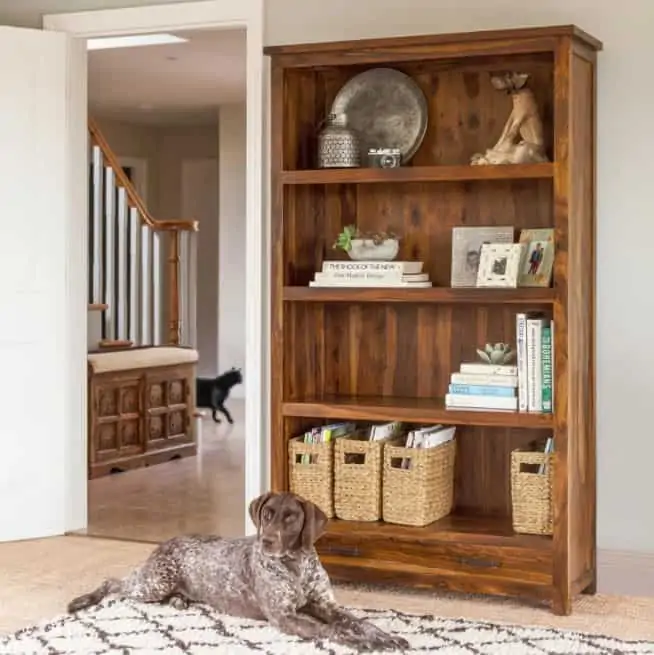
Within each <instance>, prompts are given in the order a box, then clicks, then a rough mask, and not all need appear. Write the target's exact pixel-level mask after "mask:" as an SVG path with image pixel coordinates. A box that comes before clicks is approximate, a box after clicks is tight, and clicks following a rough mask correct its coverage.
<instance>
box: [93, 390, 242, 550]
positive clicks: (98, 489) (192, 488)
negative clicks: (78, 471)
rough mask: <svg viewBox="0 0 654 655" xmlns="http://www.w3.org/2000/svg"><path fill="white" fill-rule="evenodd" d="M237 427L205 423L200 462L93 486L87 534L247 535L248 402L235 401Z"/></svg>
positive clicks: (146, 537)
mask: <svg viewBox="0 0 654 655" xmlns="http://www.w3.org/2000/svg"><path fill="white" fill-rule="evenodd" d="M228 407H229V410H230V412H231V414H232V416H233V417H234V421H235V425H233V426H230V425H228V424H227V423H226V422H223V423H222V424H220V425H218V424H216V423H214V422H213V421H212V420H211V418H210V417H207V418H205V419H204V420H203V426H202V440H201V443H200V447H199V449H198V450H199V455H198V456H197V457H189V458H185V459H180V460H174V461H172V462H167V463H165V464H158V465H156V466H152V467H149V468H143V469H138V470H135V471H128V472H125V473H117V474H114V475H109V476H105V477H102V478H98V479H96V480H91V481H90V482H89V525H88V529H87V530H86V531H85V533H86V534H89V535H93V536H102V537H114V538H120V539H135V540H139V541H153V542H158V541H162V540H164V539H168V538H169V537H173V536H175V535H178V534H180V533H189V532H202V533H212V534H219V535H221V536H223V537H235V536H240V535H242V534H243V533H244V530H245V519H244V516H245V514H244V512H245V510H244V507H245V498H244V464H245V447H244V446H245V417H244V413H245V402H244V401H243V400H237V399H230V400H229V401H228Z"/></svg>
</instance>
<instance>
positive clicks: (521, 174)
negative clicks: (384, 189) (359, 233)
mask: <svg viewBox="0 0 654 655" xmlns="http://www.w3.org/2000/svg"><path fill="white" fill-rule="evenodd" d="M280 177H281V181H282V184H288V185H292V184H392V183H400V182H474V181H475V180H481V181H488V180H528V179H547V178H552V177H554V164H552V163H543V164H513V165H510V164H508V165H502V166H407V167H400V168H386V169H384V168H339V169H318V170H315V169H314V170H297V171H282V172H281V174H280Z"/></svg>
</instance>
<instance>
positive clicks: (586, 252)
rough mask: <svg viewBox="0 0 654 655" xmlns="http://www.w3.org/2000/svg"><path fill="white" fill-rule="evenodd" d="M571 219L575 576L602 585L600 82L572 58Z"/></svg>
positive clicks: (571, 495)
mask: <svg viewBox="0 0 654 655" xmlns="http://www.w3.org/2000/svg"><path fill="white" fill-rule="evenodd" d="M570 75H571V97H570V114H569V116H570V150H569V162H570V163H569V166H570V175H571V177H572V178H573V179H574V180H575V184H574V185H571V186H570V189H569V192H570V210H569V211H570V216H571V217H574V220H570V221H569V227H568V276H569V282H568V342H569V349H570V350H569V357H571V358H572V361H571V362H570V363H569V366H571V370H570V379H569V392H568V393H569V400H568V403H569V405H568V411H569V416H570V418H569V423H568V433H569V436H570V437H569V438H570V441H569V445H568V467H569V470H570V478H569V479H570V486H569V509H568V517H569V518H568V520H569V525H570V527H569V544H570V557H569V565H568V566H569V571H570V580H571V583H574V582H575V581H576V580H578V579H580V578H582V577H584V576H585V575H587V574H588V573H590V574H591V586H592V587H593V588H594V587H595V585H596V576H597V571H596V561H595V550H596V545H595V540H596V519H595V517H596V485H597V482H596V476H597V474H596V467H597V463H596V457H597V455H596V437H595V334H594V314H595V306H594V304H595V293H594V283H593V282H594V277H595V247H596V244H595V206H594V196H595V162H594V153H595V148H594V145H593V144H594V137H595V129H596V126H595V111H594V105H595V77H594V66H593V63H592V62H590V61H588V60H587V59H586V58H583V57H580V56H578V55H575V54H573V55H572V56H571V70H570Z"/></svg>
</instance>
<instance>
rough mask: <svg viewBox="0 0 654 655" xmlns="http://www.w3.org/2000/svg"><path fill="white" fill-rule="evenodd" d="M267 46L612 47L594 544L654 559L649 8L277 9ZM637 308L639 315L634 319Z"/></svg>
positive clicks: (602, 146) (353, 0)
mask: <svg viewBox="0 0 654 655" xmlns="http://www.w3.org/2000/svg"><path fill="white" fill-rule="evenodd" d="M168 1H174V0H21V2H11V3H9V2H5V3H2V6H0V20H4V22H6V23H8V24H15V25H32V26H38V25H39V24H40V15H41V14H43V13H49V12H62V11H80V10H85V9H100V8H103V9H104V8H110V7H123V6H127V5H131V6H134V5H147V4H162V3H164V2H168ZM265 11H266V17H265V21H266V24H265V40H266V43H268V44H280V43H293V42H306V41H321V40H336V39H348V38H363V37H372V36H394V35H406V34H424V33H438V32H453V31H461V30H479V29H495V28H508V27H525V26H534V25H555V24H570V23H575V24H577V25H578V26H579V27H581V28H582V29H585V30H587V31H589V32H590V33H591V34H593V35H594V36H596V37H598V38H600V39H601V40H602V41H603V42H604V47H605V50H604V52H602V53H600V55H599V68H598V82H599V106H598V123H599V124H598V149H597V155H598V231H597V238H598V258H597V259H598V262H599V266H598V271H597V387H598V389H597V395H598V397H597V412H598V422H597V428H598V459H599V471H598V485H599V507H598V513H599V516H598V538H599V546H600V547H601V548H604V549H623V550H633V551H644V552H652V553H654V521H650V520H648V519H647V517H648V516H649V511H648V510H649V507H648V502H649V499H650V498H652V497H654V476H652V474H651V462H652V461H654V439H652V437H651V428H650V416H651V414H650V411H649V408H650V405H651V397H652V391H653V387H654V382H653V381H652V380H653V378H652V375H651V371H652V370H653V369H654V350H653V349H652V348H650V347H649V342H650V340H651V323H652V320H653V319H654V294H653V293H652V291H651V282H650V280H651V276H650V272H649V262H650V257H649V248H650V244H651V243H652V242H654V220H653V219H652V216H653V215H654V212H653V211H652V209H653V205H654V202H653V200H652V198H653V195H652V192H651V181H650V173H649V169H650V168H651V166H649V165H647V162H649V161H650V159H651V156H650V152H649V151H650V143H651V139H650V138H647V136H648V135H649V134H650V132H651V119H650V116H651V114H652V108H653V105H654V90H653V88H652V85H651V84H650V83H649V79H650V77H651V63H650V62H652V61H654V39H652V36H651V26H652V25H653V24H654V2H652V0H623V1H622V2H620V3H617V2H615V0H531V1H530V2H526V1H525V0H486V2H480V0H402V1H400V0H331V1H330V2H320V1H319V0H270V1H269V2H266V3H265ZM634 307H635V308H636V309H635V310H634Z"/></svg>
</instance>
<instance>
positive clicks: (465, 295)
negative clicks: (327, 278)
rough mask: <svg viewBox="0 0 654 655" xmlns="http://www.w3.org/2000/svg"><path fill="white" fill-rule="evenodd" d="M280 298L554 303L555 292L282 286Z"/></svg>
mask: <svg viewBox="0 0 654 655" xmlns="http://www.w3.org/2000/svg"><path fill="white" fill-rule="evenodd" d="M283 297H284V300H285V301H288V302H352V303H357V302H366V303H369V302H382V303H383V302H393V303H394V302H398V303H409V302H412V303H432V304H443V305H460V304H474V305H496V304H499V305H524V306H528V305H534V306H536V305H538V306H544V305H545V306H546V305H552V304H554V301H555V299H556V294H555V291H554V289H551V288H536V287H535V288H526V287H525V288H518V289H490V288H489V289H479V288H451V287H424V288H419V289H407V288H405V287H400V288H395V289H394V288H392V287H373V288H363V287H355V288H351V287H347V288H342V287H341V288H339V287H307V286H295V287H284V291H283Z"/></svg>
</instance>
